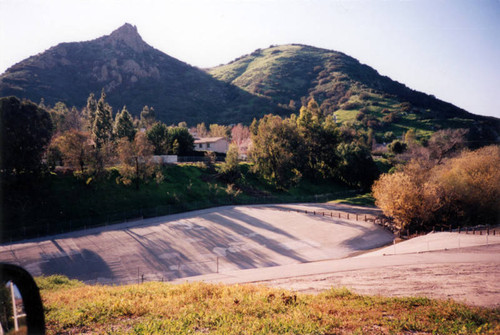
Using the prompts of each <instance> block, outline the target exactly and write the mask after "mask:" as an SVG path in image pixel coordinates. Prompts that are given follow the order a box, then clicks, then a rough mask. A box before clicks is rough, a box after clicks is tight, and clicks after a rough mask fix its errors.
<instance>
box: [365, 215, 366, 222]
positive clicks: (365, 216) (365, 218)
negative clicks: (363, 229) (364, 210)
mask: <svg viewBox="0 0 500 335" xmlns="http://www.w3.org/2000/svg"><path fill="white" fill-rule="evenodd" d="M365 222H366V214H365Z"/></svg>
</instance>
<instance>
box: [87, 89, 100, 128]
mask: <svg viewBox="0 0 500 335" xmlns="http://www.w3.org/2000/svg"><path fill="white" fill-rule="evenodd" d="M96 112H97V101H96V99H95V98H94V93H90V95H89V97H88V98H87V107H86V108H85V113H84V116H85V119H86V121H87V128H88V130H89V131H92V127H93V125H94V120H95V115H96Z"/></svg>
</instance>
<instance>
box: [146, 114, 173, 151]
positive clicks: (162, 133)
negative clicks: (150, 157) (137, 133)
mask: <svg viewBox="0 0 500 335" xmlns="http://www.w3.org/2000/svg"><path fill="white" fill-rule="evenodd" d="M146 135H147V137H148V140H149V141H150V142H151V144H152V145H153V148H154V154H155V155H166V154H168V151H169V150H170V146H169V145H170V139H169V134H168V128H167V126H166V125H165V124H164V123H163V122H161V121H159V122H156V123H155V124H154V125H153V126H152V127H151V128H149V129H148V130H147V131H146Z"/></svg>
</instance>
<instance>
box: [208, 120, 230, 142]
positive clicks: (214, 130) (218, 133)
mask: <svg viewBox="0 0 500 335" xmlns="http://www.w3.org/2000/svg"><path fill="white" fill-rule="evenodd" d="M210 136H211V137H224V138H225V139H226V140H228V141H229V140H230V139H231V127H229V126H223V125H219V124H216V123H214V124H211V125H210Z"/></svg>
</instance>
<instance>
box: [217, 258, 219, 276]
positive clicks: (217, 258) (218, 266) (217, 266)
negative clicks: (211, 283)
mask: <svg viewBox="0 0 500 335" xmlns="http://www.w3.org/2000/svg"><path fill="white" fill-rule="evenodd" d="M217 273H219V257H217Z"/></svg>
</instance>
